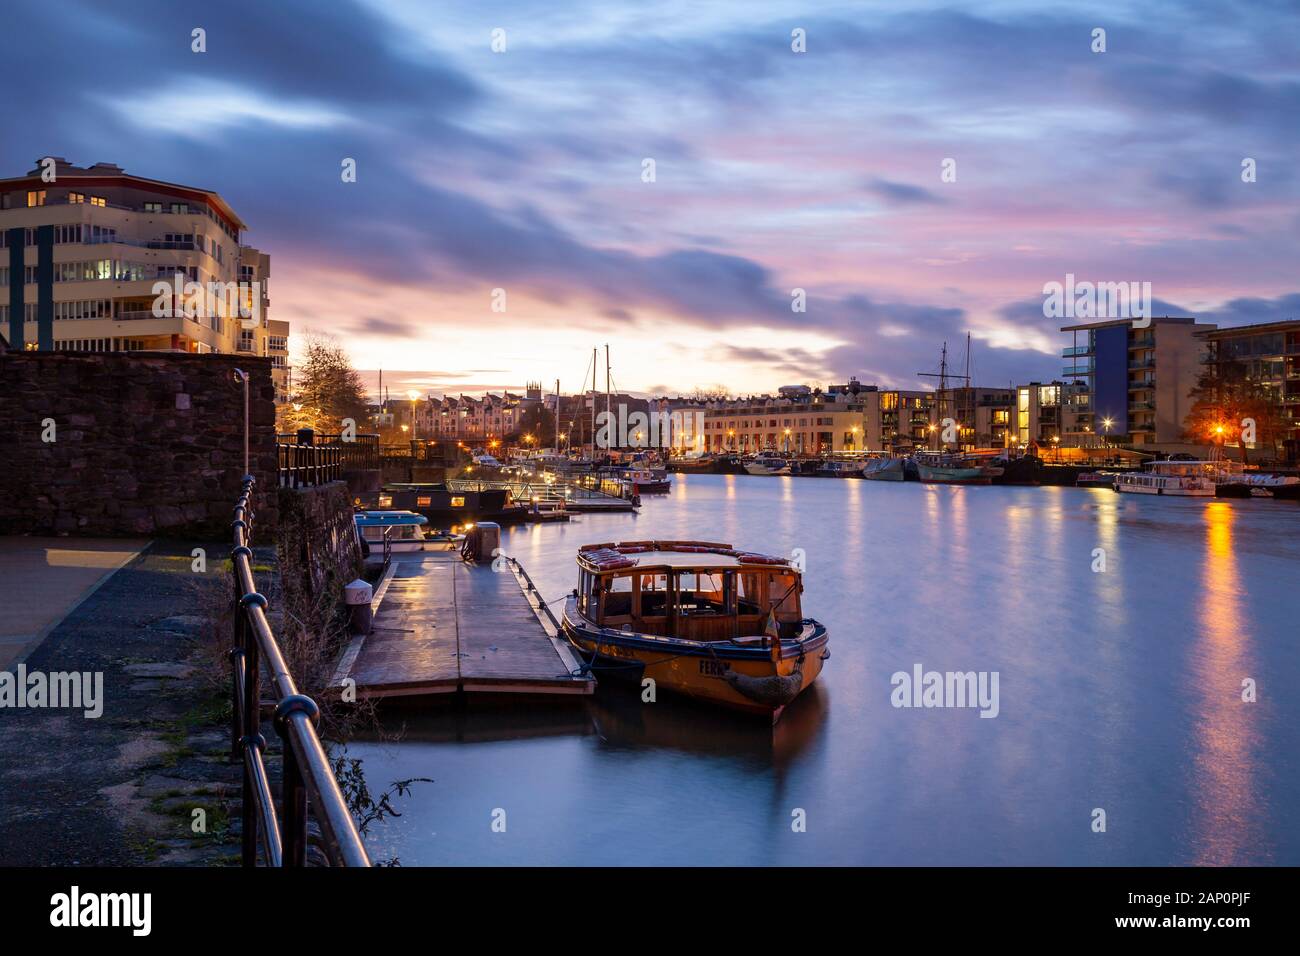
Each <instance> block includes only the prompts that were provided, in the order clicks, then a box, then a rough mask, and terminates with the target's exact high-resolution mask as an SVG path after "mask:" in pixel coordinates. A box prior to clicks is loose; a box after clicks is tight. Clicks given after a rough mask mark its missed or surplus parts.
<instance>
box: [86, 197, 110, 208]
mask: <svg viewBox="0 0 1300 956" xmlns="http://www.w3.org/2000/svg"><path fill="white" fill-rule="evenodd" d="M90 204H91V205H92V206H107V205H108V202H107V200H105V199H104V197H103V196H91V197H90Z"/></svg>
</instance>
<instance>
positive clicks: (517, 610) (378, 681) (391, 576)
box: [331, 551, 596, 700]
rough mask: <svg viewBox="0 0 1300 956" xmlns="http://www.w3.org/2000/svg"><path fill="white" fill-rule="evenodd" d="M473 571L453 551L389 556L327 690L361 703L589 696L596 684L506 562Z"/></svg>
mask: <svg viewBox="0 0 1300 956" xmlns="http://www.w3.org/2000/svg"><path fill="white" fill-rule="evenodd" d="M497 565H498V570H493V568H492V565H491V564H473V563H470V562H466V561H465V560H463V559H462V558H461V557H460V555H459V554H458V553H457V552H455V551H422V552H420V551H417V552H407V553H399V554H394V555H393V556H392V563H391V565H390V566H389V568H388V571H387V572H386V573H385V575H384V579H383V581H382V582H381V583H380V586H379V589H378V590H377V591H376V594H375V605H376V610H375V614H374V622H373V627H372V629H371V633H370V634H367V635H360V636H357V637H355V638H354V639H353V640H352V641H351V642H350V643H349V645H348V646H347V648H346V649H345V650H344V652H343V654H342V656H341V657H340V659H339V662H338V665H337V667H336V668H335V674H334V679H333V681H332V682H331V684H332V686H333V687H335V688H342V687H343V686H344V681H346V680H348V679H351V680H353V681H355V682H356V695H357V699H358V700H363V699H373V698H391V697H403V698H420V697H434V696H438V695H447V694H457V693H459V694H544V695H579V696H581V695H587V694H590V693H591V692H592V691H593V690H594V689H595V684H596V682H595V679H594V678H592V677H591V676H590V674H588V673H587V672H586V671H584V669H583V668H582V662H581V660H579V659H578V657H577V655H576V654H575V653H574V651H573V649H572V648H571V647H570V646H569V644H568V642H567V641H566V640H565V639H564V637H563V635H561V634H560V633H559V632H558V628H557V627H556V623H555V617H554V615H553V614H552V613H551V611H550V609H549V608H548V607H546V606H545V604H544V603H543V601H542V599H541V596H540V595H539V594H538V593H537V591H536V589H535V588H534V587H533V585H532V582H531V581H530V580H529V578H528V575H527V573H526V572H525V571H524V570H523V568H522V567H521V566H520V565H519V564H518V562H516V561H514V560H513V559H510V558H504V559H498V562H497Z"/></svg>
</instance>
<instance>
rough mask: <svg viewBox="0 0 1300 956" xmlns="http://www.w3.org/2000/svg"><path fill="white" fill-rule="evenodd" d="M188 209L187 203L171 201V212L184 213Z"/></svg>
mask: <svg viewBox="0 0 1300 956" xmlns="http://www.w3.org/2000/svg"><path fill="white" fill-rule="evenodd" d="M189 211H190V207H189V203H183V202H174V203H172V212H175V213H181V214H185V213H188V212H189Z"/></svg>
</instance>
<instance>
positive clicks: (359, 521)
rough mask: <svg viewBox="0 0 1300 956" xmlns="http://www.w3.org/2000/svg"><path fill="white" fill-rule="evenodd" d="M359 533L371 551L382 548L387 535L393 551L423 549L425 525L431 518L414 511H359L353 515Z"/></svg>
mask: <svg viewBox="0 0 1300 956" xmlns="http://www.w3.org/2000/svg"><path fill="white" fill-rule="evenodd" d="M353 521H354V522H356V527H357V534H358V535H359V536H360V538H361V540H363V541H365V542H366V544H368V545H369V546H370V549H371V551H375V550H377V549H378V550H382V549H383V546H384V537H385V535H387V538H388V544H389V549H390V550H392V551H423V550H424V540H425V538H424V526H425V525H426V524H428V523H429V519H428V518H426V517H425V516H424V515H421V514H416V513H415V512H414V511H358V512H357V513H356V514H355V515H353Z"/></svg>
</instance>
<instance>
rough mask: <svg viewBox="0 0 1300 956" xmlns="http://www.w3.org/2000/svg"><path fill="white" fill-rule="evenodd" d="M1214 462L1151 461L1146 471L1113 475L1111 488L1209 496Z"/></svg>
mask: <svg viewBox="0 0 1300 956" xmlns="http://www.w3.org/2000/svg"><path fill="white" fill-rule="evenodd" d="M1221 465H1222V463H1221V462H1217V461H1153V462H1151V463H1150V465H1149V466H1148V470H1146V471H1136V472H1130V473H1128V474H1121V475H1116V477H1115V490H1116V491H1119V492H1124V493H1127V494H1131V495H1177V496H1179V497H1184V498H1213V497H1214V494H1215V490H1214V489H1215V476H1216V475H1217V474H1218V473H1219V471H1220V470H1221V469H1220V466H1221Z"/></svg>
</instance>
